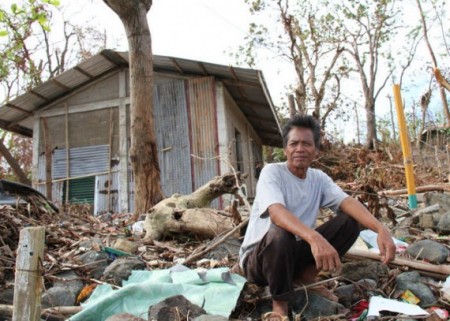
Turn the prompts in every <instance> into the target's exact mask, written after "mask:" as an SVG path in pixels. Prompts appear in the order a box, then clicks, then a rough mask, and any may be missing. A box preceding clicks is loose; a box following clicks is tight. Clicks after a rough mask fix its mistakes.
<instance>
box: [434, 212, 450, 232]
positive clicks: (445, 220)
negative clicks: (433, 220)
mask: <svg viewBox="0 0 450 321" xmlns="http://www.w3.org/2000/svg"><path fill="white" fill-rule="evenodd" d="M436 230H438V231H439V232H440V233H444V234H447V233H450V212H448V213H445V214H443V215H441V218H440V219H439V222H438V223H437V225H436Z"/></svg>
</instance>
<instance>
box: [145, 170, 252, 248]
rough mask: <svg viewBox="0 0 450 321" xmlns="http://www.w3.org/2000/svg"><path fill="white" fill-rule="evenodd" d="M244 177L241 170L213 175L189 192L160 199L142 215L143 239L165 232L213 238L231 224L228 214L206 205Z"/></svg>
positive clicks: (233, 188) (231, 190)
mask: <svg viewBox="0 0 450 321" xmlns="http://www.w3.org/2000/svg"><path fill="white" fill-rule="evenodd" d="M245 177H246V175H241V174H240V173H237V174H225V175H222V176H216V177H214V178H213V179H212V180H210V181H209V182H208V183H206V184H205V185H203V186H201V187H200V188H198V189H197V190H196V191H194V192H193V193H192V194H189V195H181V194H174V195H172V196H171V197H169V198H166V199H164V200H162V201H161V202H159V203H158V204H156V205H155V206H154V207H153V208H152V209H150V211H149V212H148V213H147V215H146V217H145V221H144V228H145V231H146V234H145V239H150V240H158V239H161V238H162V237H163V236H166V235H174V234H186V233H192V234H194V235H196V236H197V237H200V238H212V237H214V236H216V235H218V234H219V233H220V232H222V231H224V230H226V229H230V228H232V227H233V222H232V220H231V219H230V217H227V216H224V215H220V214H219V213H218V211H217V210H216V209H213V208H209V207H208V206H210V204H211V202H212V201H213V200H214V199H216V198H217V197H219V196H221V195H223V194H236V193H237V191H238V189H239V186H241V184H242V180H243V179H244V178H245Z"/></svg>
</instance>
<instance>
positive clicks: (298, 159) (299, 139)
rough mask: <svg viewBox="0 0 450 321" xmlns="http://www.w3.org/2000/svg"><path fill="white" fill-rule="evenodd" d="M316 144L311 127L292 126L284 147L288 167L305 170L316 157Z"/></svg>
mask: <svg viewBox="0 0 450 321" xmlns="http://www.w3.org/2000/svg"><path fill="white" fill-rule="evenodd" d="M316 153H317V150H316V145H315V144H314V135H313V132H312V130H311V129H309V128H303V127H293V128H292V129H291V130H290V131H289V134H288V142H287V145H286V147H285V148H284V155H286V158H287V165H288V168H289V169H291V171H292V170H294V171H297V170H306V169H307V168H308V167H309V166H310V165H311V163H312V162H313V160H314V158H315V157H316Z"/></svg>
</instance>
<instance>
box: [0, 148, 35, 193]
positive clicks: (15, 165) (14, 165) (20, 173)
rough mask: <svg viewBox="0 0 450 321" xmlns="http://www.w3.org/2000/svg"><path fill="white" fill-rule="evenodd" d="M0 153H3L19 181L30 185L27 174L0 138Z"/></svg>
mask: <svg viewBox="0 0 450 321" xmlns="http://www.w3.org/2000/svg"><path fill="white" fill-rule="evenodd" d="M0 154H2V155H3V157H4V158H5V159H6V161H7V162H8V164H9V166H11V168H12V170H13V171H14V173H15V174H16V176H17V178H18V179H19V182H21V183H22V184H25V185H31V182H30V180H29V179H28V177H27V175H25V173H24V172H23V170H22V169H21V168H20V165H19V163H18V162H17V160H16V159H15V158H14V157H13V156H12V155H11V153H10V152H9V150H8V148H6V146H5V145H4V144H3V140H0Z"/></svg>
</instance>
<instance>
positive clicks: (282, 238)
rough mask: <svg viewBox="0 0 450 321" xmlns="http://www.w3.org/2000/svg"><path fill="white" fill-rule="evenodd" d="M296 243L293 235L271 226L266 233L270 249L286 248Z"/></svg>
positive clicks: (273, 225)
mask: <svg viewBox="0 0 450 321" xmlns="http://www.w3.org/2000/svg"><path fill="white" fill-rule="evenodd" d="M295 242H296V240H295V236H294V234H292V233H290V232H288V231H286V230H285V229H283V228H281V227H279V226H276V225H275V224H272V225H271V226H270V229H269V231H268V232H267V243H268V244H270V245H271V246H272V247H277V248H278V247H279V248H286V247H287V246H292V245H293V244H294V243H295Z"/></svg>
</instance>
